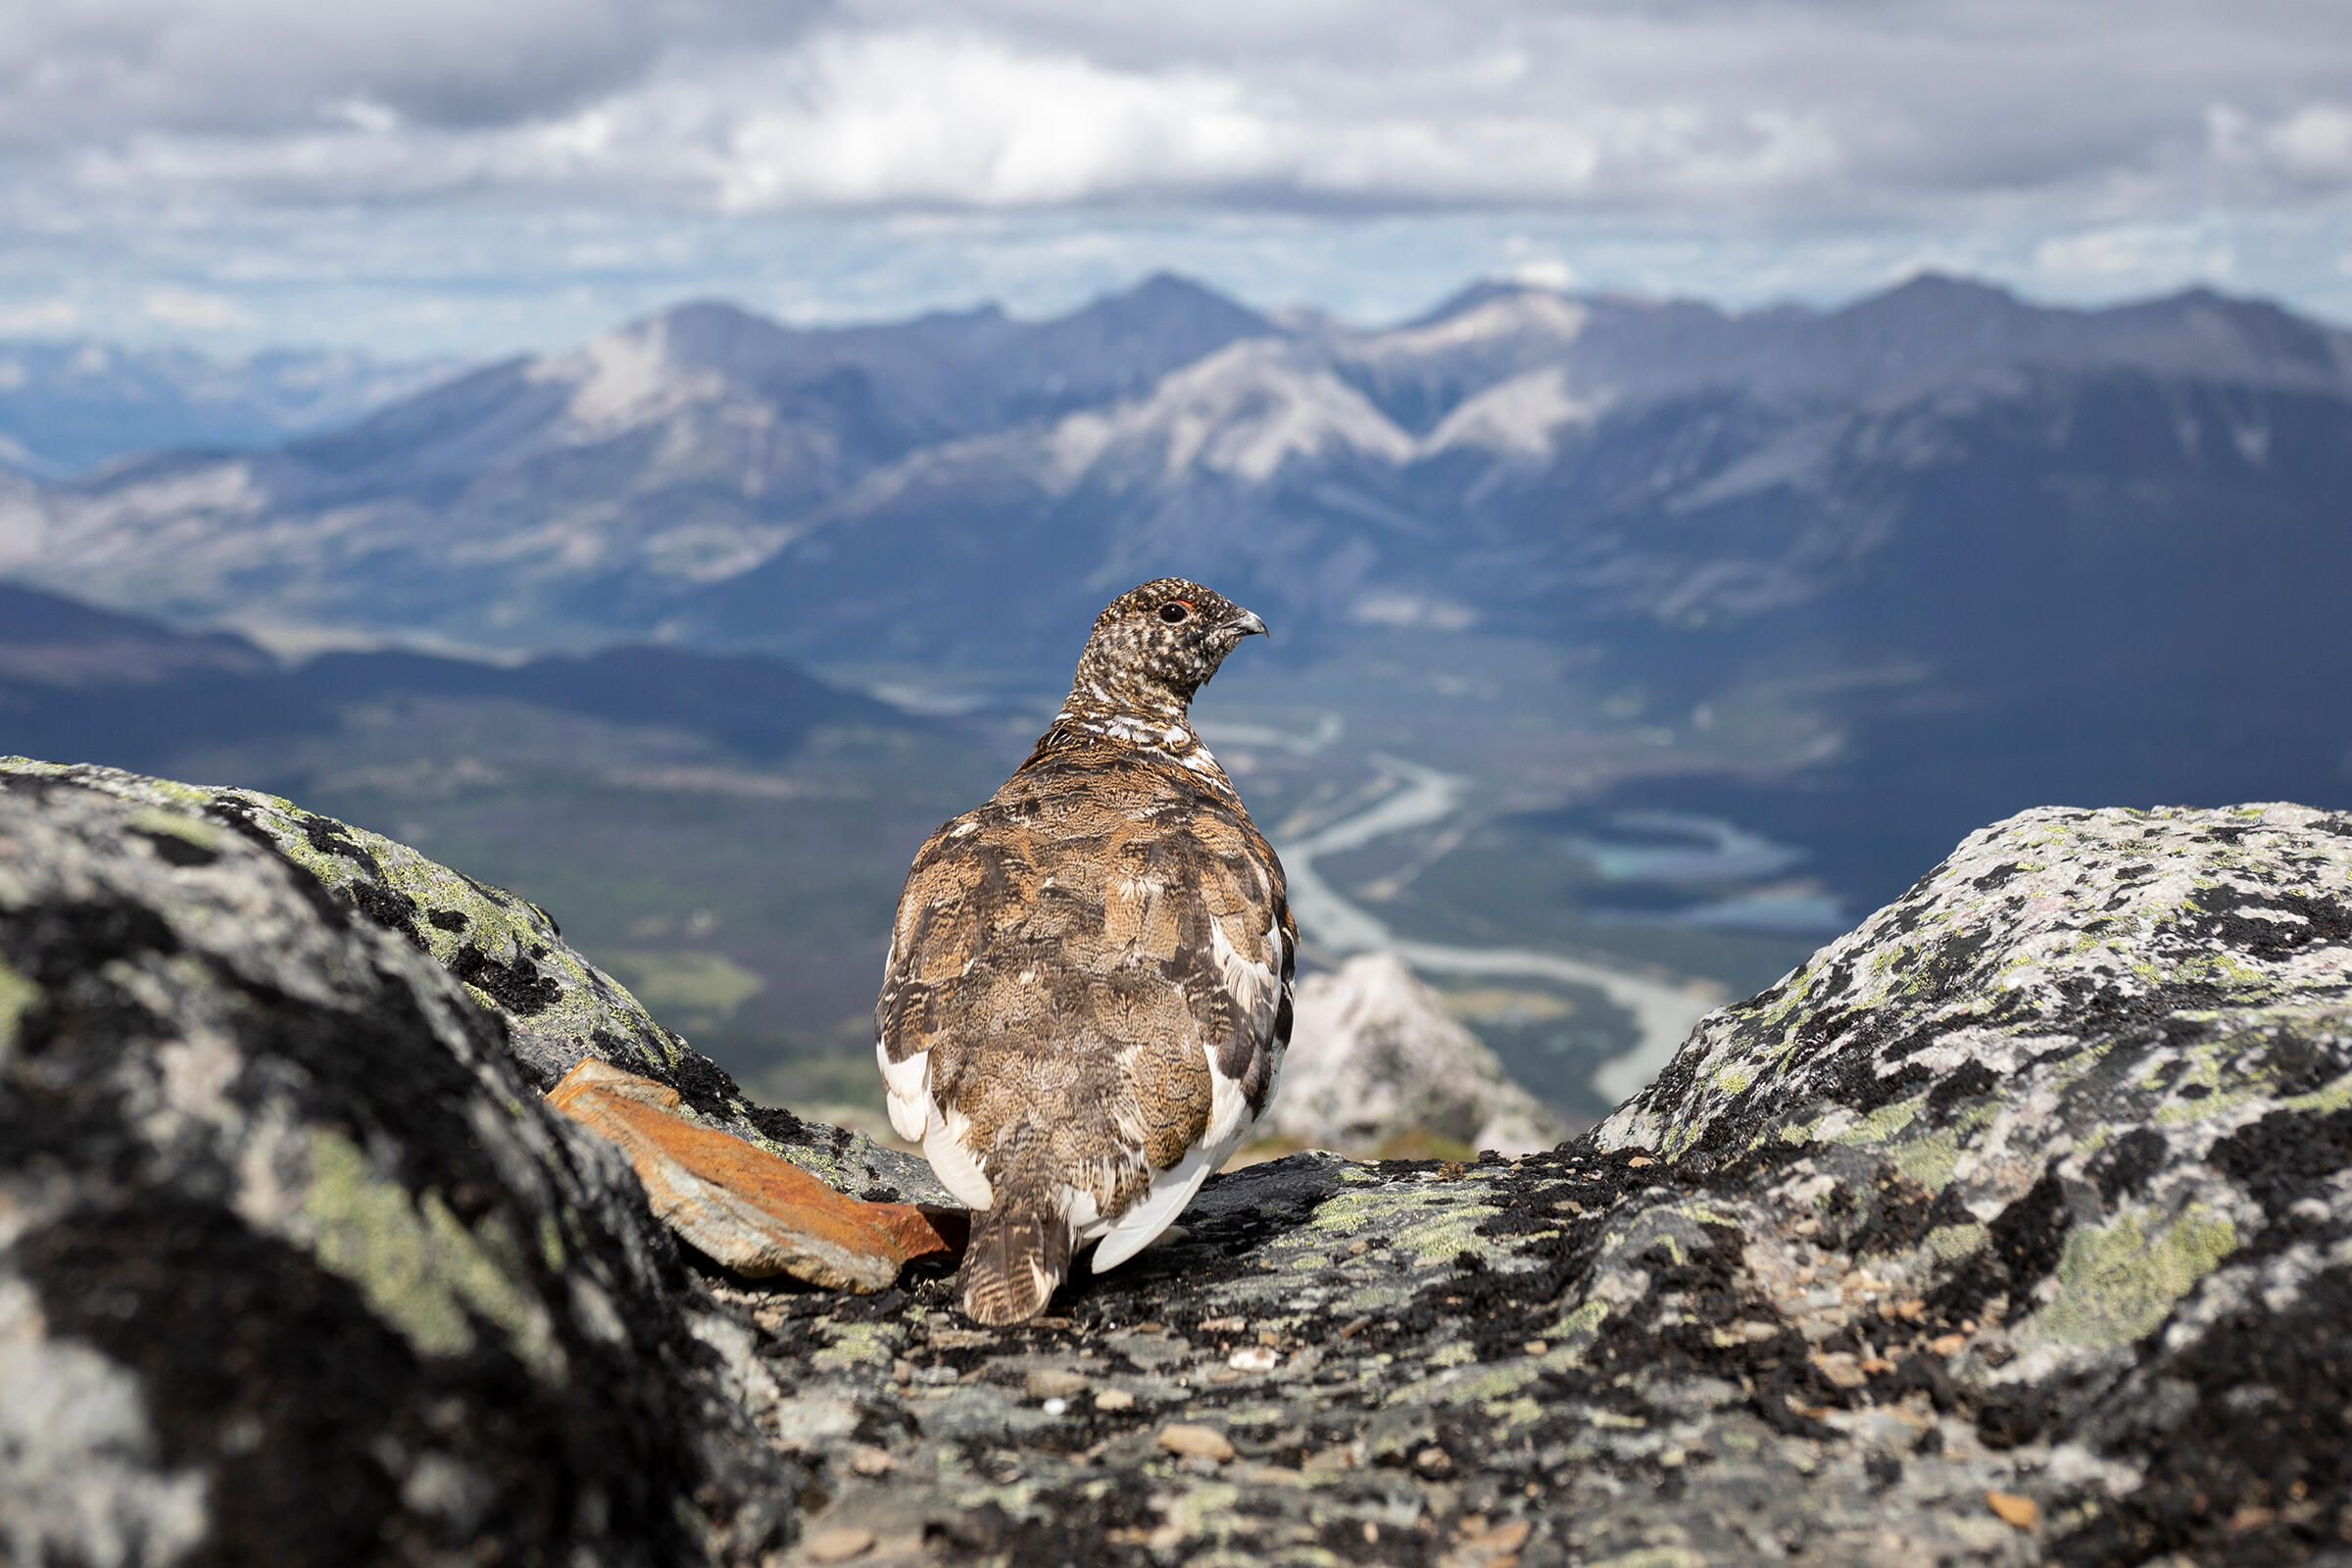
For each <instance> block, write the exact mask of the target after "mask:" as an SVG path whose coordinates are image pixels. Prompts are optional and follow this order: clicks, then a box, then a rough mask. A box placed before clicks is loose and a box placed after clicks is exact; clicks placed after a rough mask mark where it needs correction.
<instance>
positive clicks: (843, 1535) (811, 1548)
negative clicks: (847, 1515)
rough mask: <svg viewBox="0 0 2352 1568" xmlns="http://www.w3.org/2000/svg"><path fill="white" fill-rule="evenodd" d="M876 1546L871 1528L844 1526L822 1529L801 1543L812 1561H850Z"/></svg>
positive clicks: (804, 1551)
mask: <svg viewBox="0 0 2352 1568" xmlns="http://www.w3.org/2000/svg"><path fill="white" fill-rule="evenodd" d="M873 1548H874V1533H873V1532H872V1531H871V1530H855V1529H849V1528H846V1527H845V1528H842V1529H838V1530H820V1531H818V1532H817V1533H816V1534H815V1535H813V1536H810V1537H809V1539H808V1540H807V1541H805V1542H803V1543H802V1544H801V1550H802V1552H803V1553H804V1554H806V1555H807V1556H808V1558H809V1561H810V1562H848V1561H849V1560H850V1559H851V1558H852V1557H856V1556H859V1555H862V1554H863V1553H865V1552H868V1551H871V1550H873Z"/></svg>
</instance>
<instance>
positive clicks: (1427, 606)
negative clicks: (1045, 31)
mask: <svg viewBox="0 0 2352 1568" xmlns="http://www.w3.org/2000/svg"><path fill="white" fill-rule="evenodd" d="M17 483H18V488H17V489H16V490H14V491H13V492H7V493H0V573H8V574H11V575H13V576H15V577H17V578H18V579H20V580H23V581H27V582H34V583H38V584H40V585H42V586H44V587H47V588H50V589H54V590H57V591H61V592H66V593H72V594H80V595H83V596H86V597H89V598H93V599H97V600H101V601H103V602H105V603H108V604H112V605H118V606H126V607H136V608H139V609H141V610H144V611H149V612H153V613H163V614H170V615H173V616H176V617H180V618H182V619H185V620H191V621H200V622H203V623H208V624H238V623H241V617H250V618H249V619H248V620H246V621H244V622H242V623H258V621H259V620H260V619H261V618H263V617H265V616H266V617H267V618H268V619H269V620H270V621H271V622H273V623H276V624H281V625H291V626H306V627H314V628H322V629H326V630H329V631H333V632H336V633H356V634H362V635H367V636H381V637H391V638H411V639H417V638H424V637H437V638H441V639H446V640H448V641H450V642H452V643H455V644H459V645H470V646H503V647H508V648H512V649H515V650H518V651H523V652H532V651H540V650H544V649H547V648H550V647H557V646H562V647H579V646H584V645H587V644H591V643H594V642H598V641H626V640H629V639H632V638H651V637H654V636H655V635H656V634H657V633H659V634H660V637H661V640H662V641H664V642H672V641H682V642H685V643H688V644H692V645H697V646H702V647H709V648H721V649H730V650H740V649H746V648H758V649H762V650H768V651H772V652H775V653H778V654H781V655H784V656H785V657H788V658H797V659H804V660H817V659H821V660H824V661H826V662H836V663H858V662H862V663H868V664H874V663H882V662H891V663H897V664H901V665H923V664H931V665H943V664H950V663H957V662H966V663H968V662H986V663H988V664H990V665H992V666H1003V665H1005V664H1007V663H1011V664H1015V665H1021V666H1025V667H1028V668H1032V669H1038V670H1043V669H1045V668H1046V667H1047V666H1049V665H1052V666H1063V665H1064V664H1065V662H1066V660H1067V658H1068V657H1069V648H1068V646H1067V644H1068V639H1069V628H1070V627H1071V626H1072V625H1074V624H1083V623H1084V617H1085V616H1086V615H1088V614H1091V613H1092V611H1093V608H1094V607H1095V606H1096V605H1097V604H1099V603H1100V601H1101V598H1102V595H1103V589H1104V587H1105V585H1106V584H1107V585H1113V586H1116V585H1120V584H1124V583H1127V582H1132V581H1137V580H1141V579H1143V578H1146V577H1149V576H1151V575H1152V574H1154V573H1155V572H1157V571H1160V570H1163V569H1181V570H1182V571H1183V572H1184V573H1185V574H1187V575H1191V576H1194V577H1198V578H1204V579H1208V580H1212V581H1214V582H1216V583H1217V584H1218V585H1219V587H1220V588H1222V589H1223V590H1224V591H1227V592H1229V593H1231V594H1233V595H1234V596H1236V597H1237V598H1239V599H1241V600H1242V601H1243V602H1246V603H1248V604H1250V605H1251V606H1253V607H1255V608H1257V609H1258V610H1260V611H1261V612H1262V613H1264V614H1266V616H1267V617H1268V618H1269V620H1271V621H1272V622H1273V623H1274V624H1275V625H1276V627H1277V628H1278V630H1279V631H1281V633H1282V634H1283V635H1284V637H1285V639H1286V641H1285V650H1286V652H1285V654H1284V657H1293V658H1297V657H1306V656H1311V655H1314V654H1318V653H1319V654H1322V655H1325V656H1335V655H1346V656H1348V657H1349V658H1354V657H1358V656H1359V654H1360V651H1361V649H1362V648H1363V647H1364V646H1365V643H1366V639H1392V640H1393V639H1394V638H1396V637H1397V636H1398V635H1400V634H1402V633H1404V632H1407V631H1410V632H1413V633H1415V634H1419V635H1428V636H1438V637H1446V636H1451V637H1462V638H1475V637H1486V636H1509V637H1516V638H1527V639H1533V640H1534V641H1535V643H1536V644H1537V645H1538V646H1542V647H1547V648H1549V649H1552V650H1554V651H1556V652H1559V653H1560V654H1562V655H1563V656H1564V657H1566V656H1574V658H1575V659H1576V660H1577V661H1578V662H1577V664H1576V667H1577V668H1579V669H1580V670H1582V671H1585V672H1587V676H1588V677H1589V678H1587V680H1586V684H1587V685H1588V686H1589V687H1590V688H1591V689H1592V691H1593V692H1596V693H1599V694H1601V695H1603V696H1605V698H1606V699H1607V702H1608V705H1609V711H1610V712H1611V713H1613V714H1615V715H1616V717H1615V718H1613V719H1612V720H1611V721H1612V722H1622V723H1624V724H1628V725H1638V726H1642V728H1643V729H1644V731H1645V732H1648V733H1653V734H1657V735H1661V736H1664V737H1666V740H1667V741H1668V742H1672V743H1674V744H1676V745H1680V743H1681V741H1682V740H1684V739H1687V738H1689V737H1690V736H1691V734H1692V733H1693V732H1694V731H1697V730H1701V729H1704V728H1706V727H1707V725H1708V724H1709V723H1714V724H1718V725H1722V726H1726V727H1734V728H1736V727H1737V726H1738V725H1739V724H1740V723H1741V722H1742V721H1744V720H1750V719H1752V720H1753V721H1755V722H1757V723H1764V722H1771V723H1776V724H1783V723H1784V722H1786V723H1793V724H1797V725H1800V726H1802V725H1811V726H1813V727H1815V728H1816V729H1817V730H1818V732H1819V733H1820V735H1821V736H1822V744H1821V746H1820V747H1818V748H1817V749H1816V750H1815V751H1814V753H1812V754H1811V757H1812V760H1810V761H1809V762H1808V763H1807V764H1806V765H1805V766H1804V767H1802V768H1801V769H1798V770H1797V771H1795V772H1793V773H1792V772H1789V771H1788V770H1787V769H1783V770H1782V771H1780V772H1779V773H1777V774H1773V775H1770V776H1762V777H1758V776H1755V775H1754V774H1753V772H1752V770H1751V771H1746V772H1743V771H1740V769H1738V768H1736V767H1735V768H1727V767H1726V766H1725V765H1724V763H1723V760H1722V759H1721V757H1720V756H1717V757H1716V758H1715V759H1714V760H1708V759H1707V758H1706V757H1704V756H1696V755H1694V756H1691V757H1689V758H1682V755H1681V754H1680V753H1679V752H1677V753H1675V754H1673V755H1674V756H1675V757H1677V758H1680V759H1681V760H1678V761H1677V762H1676V763H1675V764H1674V765H1672V766H1662V767H1661V768H1659V769H1655V770H1653V772H1655V773H1656V774H1658V775H1659V776H1668V775H1673V776H1679V777H1681V778H1682V780H1683V782H1682V783H1680V784H1673V785H1669V786H1666V787H1662V788H1661V787H1659V786H1658V785H1657V784H1656V782H1655V780H1654V779H1652V780H1645V781H1644V782H1643V784H1642V788H1641V790H1640V791H1639V792H1638V798H1639V799H1640V800H1641V801H1642V802H1643V803H1645V804H1651V805H1658V804H1663V805H1667V806H1674V807H1680V808H1683V809H1691V810H1699V811H1713V812H1717V813H1720V814H1723V815H1727V816H1733V817H1737V818H1739V819H1740V820H1742V821H1745V822H1747V823H1749V824H1751V825H1753V826H1756V827H1758V828H1761V829H1762V830H1763V831H1765V832H1767V833H1770V834H1772V835H1773V836H1774V837H1776V838H1779V839H1788V840H1792V841H1794V842H1798V843H1803V844H1807V845H1812V846H1815V847H1816V848H1817V850H1818V852H1819V853H1820V855H1821V856H1822V857H1823V858H1821V859H1820V860H1818V861H1817V862H1816V864H1815V866H1814V868H1813V869H1815V870H1818V871H1820V872H1822V873H1823V874H1824V875H1825V876H1826V877H1827V878H1828V879H1829V880H1831V881H1832V882H1833V883H1835V884H1837V886H1838V890H1839V891H1840V892H1841V894H1842V895H1843V896H1844V897H1845V899H1846V900H1847V903H1848V905H1849V907H1867V906H1868V905H1870V904H1872V903H1875V902H1877V901H1878V900H1879V899H1881V898H1883V897H1886V896H1888V895H1890V894H1891V893H1892V892H1893V891H1895V889H1896V888H1897V887H1899V885H1900V882H1901V880H1907V879H1908V877H1909V876H1910V875H1913V874H1915V873H1916V870H1917V868H1918V867H1919V866H1921V865H1924V864H1927V863H1930V862H1931V861H1932V860H1933V859H1934V858H1935V856H1936V854H1937V853H1938V852H1939V851H1940V848H1941V847H1942V846H1943V845H1945V844H1948V843H1949V842H1950V841H1951V839H1952V838H1953V837H1954V836H1956V835H1957V834H1958V833H1959V832H1961V831H1964V830H1965V829H1966V828H1967V827H1968V826H1969V825H1971V824H1973V823H1977V822H1981V821H1984V820H1986V819H1989V818H1991V817H1995V816H1998V815H2001V814H2003V813H2005V812H2007V811H2011V810H2014V809H2019V808H2022V807H2024V806H2026V805H2029V804H2032V803H2034V802H2040V801H2048V800H2053V799H2056V800H2084V801H2089V800H2099V801H2117V800H2123V801H2138V802H2143V803H2146V802H2154V801H2163V800H2173V801H2202V802H2216V801H2221V800H2230V799H2245V798H2252V797H2291V798H2298V799H2307V800H2312V801H2316V802H2320V803H2323V804H2325V803H2329V802H2336V801H2342V800H2345V799H2347V798H2352V778H2347V775H2346V772H2345V765H2346V764H2345V758H2346V749H2347V746H2348V745H2352V643H2347V641H2346V640H2345V639H2344V638H2343V637H2342V636H2341V635H2340V633H2339V631H2338V629H2337V628H2338V625H2339V623H2340V621H2341V619H2342V606H2341V603H2340V598H2341V585H2342V584H2343V583H2345V582H2347V581H2352V529H2347V528H2346V527H2344V525H2343V506H2342V498H2343V497H2344V496H2345V495H2347V494H2352V335H2348V334H2347V333H2345V332H2344V331H2342V330H2340V329H2338V328H2335V327H2333V326H2329V325H2326V324H2323V323H2320V322H2316V321H2313V320H2309V319H2302V318H2299V317H2297V316H2295V315H2293V314H2291V313H2289V312H2286V311H2284V310H2281V309H2278V308H2277V307H2274V306H2271V305H2267V304H2262V303H2257V302H2250V301H2242V300H2232V299H2228V298H2224V297H2222V296H2219V295H2216V294H2213V293H2210V292H2204V291H2193V292H2189V293H2184V294H2181V295H2178V296H2176V297H2173V298H2169V299H2164V300H2157V301H2152V302H2149V303H2145V304H2140V305H2135V306H2131V307H2126V308H2119V309H2113V310H2102V311H2074V310H2050V309H2042V308H2039V307H2035V306H2032V305H2028V304H2026V303H2024V302H2021V301H2019V300H2017V299H2016V298H2014V297H2012V296H2010V295H2008V294H2005V293H2003V292H2001V291H1999V290H1996V289H1992V288H1988V287H1985V286H1982V285H1978V284H1973V283H1968V282H1964V281H1959V280H1955V279H1951V278H1945V277H1936V276H1925V277H1921V278H1918V279H1915V280H1913V281H1911V282H1909V283H1906V284H1904V285H1902V286H1900V287H1898V288H1895V289H1892V290H1890V291H1888V292H1887V293H1884V294H1881V295H1879V296H1876V297H1874V298H1871V299H1867V300H1864V301H1861V302H1859V303H1857V304H1854V305H1852V306H1850V307H1847V308H1845V309H1842V310H1838V311H1832V312H1817V311H1812V310H1806V309H1798V308H1793V307H1790V308H1781V309H1774V310H1766V311H1759V312H1755V313H1750V314H1746V315H1730V314H1726V313H1724V312H1722V311H1719V310H1716V309H1714V308H1712V307H1710V306H1706V305H1702V304H1695V303H1691V302H1653V301H1643V300H1637V299H1629V298H1625V297H1622V296H1588V297H1574V296H1567V295H1562V294H1558V293H1553V292H1549V291H1546V290H1543V289H1538V288H1533V287H1524V286H1517V285H1507V286H1506V285H1482V286H1480V287H1477V288H1474V289H1471V290H1468V291H1467V292H1465V293H1463V294H1461V295H1460V296H1458V297H1457V298H1455V299H1453V300H1451V301H1449V302H1447V303H1446V304H1445V305H1444V306H1442V307H1440V308H1439V309H1438V310H1436V311H1434V312H1432V313H1431V314H1430V315H1429V316H1427V317H1425V318H1422V319H1418V320H1414V321H1411V322H1408V323H1406V324H1404V325H1401V326H1397V327H1395V328H1390V329H1383V330H1377V331H1374V330H1358V329H1354V328H1350V327H1347V326H1344V325H1341V324H1338V323H1335V322H1332V321H1329V320H1324V319H1314V318H1308V317H1286V318H1283V319H1271V318H1267V317H1263V316H1260V315H1258V314H1256V313H1254V312H1251V311H1250V310H1247V309H1245V308H1243V307H1242V306H1240V305H1237V304H1235V303H1233V302H1232V301H1229V300H1226V299H1223V298H1220V297H1219V296H1217V295H1215V294H1213V293H1210V292H1209V291H1207V290H1204V289H1201V288H1200V287H1198V286H1196V285H1193V284H1191V283H1187V282H1185V281H1183V280H1181V279H1177V278H1171V277H1159V278H1154V279H1152V280H1151V281H1149V282H1147V283H1145V284H1144V285H1142V286H1140V287H1138V288H1136V289H1135V290H1133V291H1131V292H1129V293H1126V294H1124V295H1120V296H1117V297H1113V298H1108V299H1104V300H1103V301H1100V302H1098V303H1097V304H1095V305H1093V306H1090V307H1088V308H1087V309H1085V310H1083V311H1080V312H1078V313H1076V314H1074V315H1071V316H1068V317H1064V318H1060V319H1053V320H1045V321H1021V320H1014V319H1008V318H1006V317H1005V316H1004V315H1002V314H1001V313H999V312H996V311H994V310H983V311H975V312H967V313H962V314H956V315H938V316H928V317H924V318H921V319H916V320H911V321H907V322H902V323H897V324H890V325H876V326H864V327H853V328H830V329H822V330H796V329H793V328H788V327H785V326H782V325H779V324H777V323H775V322H772V321H767V320H763V319H759V318H756V317H752V316H749V315H746V314H744V313H742V312H740V311H737V310H734V309H731V308H729V307H726V306H723V305H716V304H695V305H688V306H682V307H679V308H677V309H674V310H671V311H667V312H664V313H662V314H661V315H658V316H654V317H650V318H648V319H644V320H641V321H638V322H635V323H633V324H631V325H629V326H626V327H624V328H622V329H620V330H618V331H615V332H613V333H612V334H610V335H609V336H606V337H603V338H600V339H598V340H596V341H595V342H593V343H590V344H588V345H587V346H585V347H583V348H581V349H579V350H577V351H574V352H571V353H567V354H557V355H547V356H541V357H537V358H529V359H518V360H515V361H512V362H509V363H506V364H502V365H496V366H491V367H488V368H481V369H478V370H475V371H473V372H470V373H468V374H465V375H462V376H459V377H457V378H456V379H453V380H450V381H447V382H445V383H443V384H440V385H437V386H433V387H431V388H429V389H427V390H424V391H421V392H419V393H417V394H416V395H414V396H411V397H407V398H405V399H401V400H398V401H394V402H392V403H390V404H388V405H387V406H385V407H383V408H381V409H380V410H379V411H378V412H376V413H374V414H373V415H371V416H369V417H367V418H366V419H364V420H362V421H360V422H358V423H356V424H353V425H350V426H349V427H347V428H342V429H340V430H337V431H335V432H333V433H331V434H324V435H318V436H312V437H306V438H303V439H299V440H295V441H293V442H291V443H289V444H286V445H282V446H278V447H275V448H272V449H270V450H266V451H255V452H250V453H244V454H229V455H223V454H221V453H219V452H207V453H177V454H165V455H159V456H150V457H145V458H134V459H124V460H122V461H119V462H117V463H115V464H113V465H111V466H108V467H106V468H104V469H102V470H100V471H99V472H97V473H96V474H94V475H92V476H90V477H87V478H84V479H81V480H77V481H74V482H71V483H56V484H46V485H36V484H32V483H30V482H29V481H22V482H17ZM615 657H617V656H615ZM629 657H630V658H632V659H635V658H639V657H651V656H634V655H632V656H629ZM1414 657H1415V658H1416V659H1427V660H1433V661H1443V660H1444V657H1445V656H1444V653H1443V650H1442V649H1439V650H1425V651H1424V652H1423V653H1418V654H1416V655H1415V656H1414ZM387 667H389V666H385V665H381V664H375V665H368V666H365V668H366V669H368V670H380V669H383V668H387ZM410 667H411V669H412V673H415V674H417V678H422V675H421V671H422V670H423V668H424V666H423V665H421V664H418V665H414V666H410ZM573 667H574V666H568V665H566V666H562V667H561V668H559V667H554V666H546V667H543V666H540V665H530V666H525V670H526V672H523V673H517V674H516V675H515V677H514V678H515V679H516V680H517V681H521V682H525V683H530V682H542V683H547V682H553V683H557V684H561V682H562V680H563V679H564V678H566V677H565V676H564V670H565V669H571V668H573ZM680 667H681V668H682V667H683V666H680ZM330 675H331V676H333V677H334V678H337V679H353V680H358V679H365V678H376V677H374V676H372V675H368V674H365V673H363V670H362V668H361V667H359V666H345V665H339V664H336V663H334V662H323V661H322V662H319V664H318V665H315V666H311V672H310V673H307V674H306V675H305V676H304V677H302V679H304V680H306V681H314V682H315V681H323V680H326V679H328V678H329V677H330ZM402 678H404V679H405V678H409V677H407V676H404V677H402ZM591 684H597V682H591ZM532 689H533V690H534V691H537V690H541V689H542V688H541V687H539V686H533V687H532ZM165 716H168V715H165ZM1661 744H1665V742H1661ZM1700 751H1702V752H1703V751H1704V748H1700Z"/></svg>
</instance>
